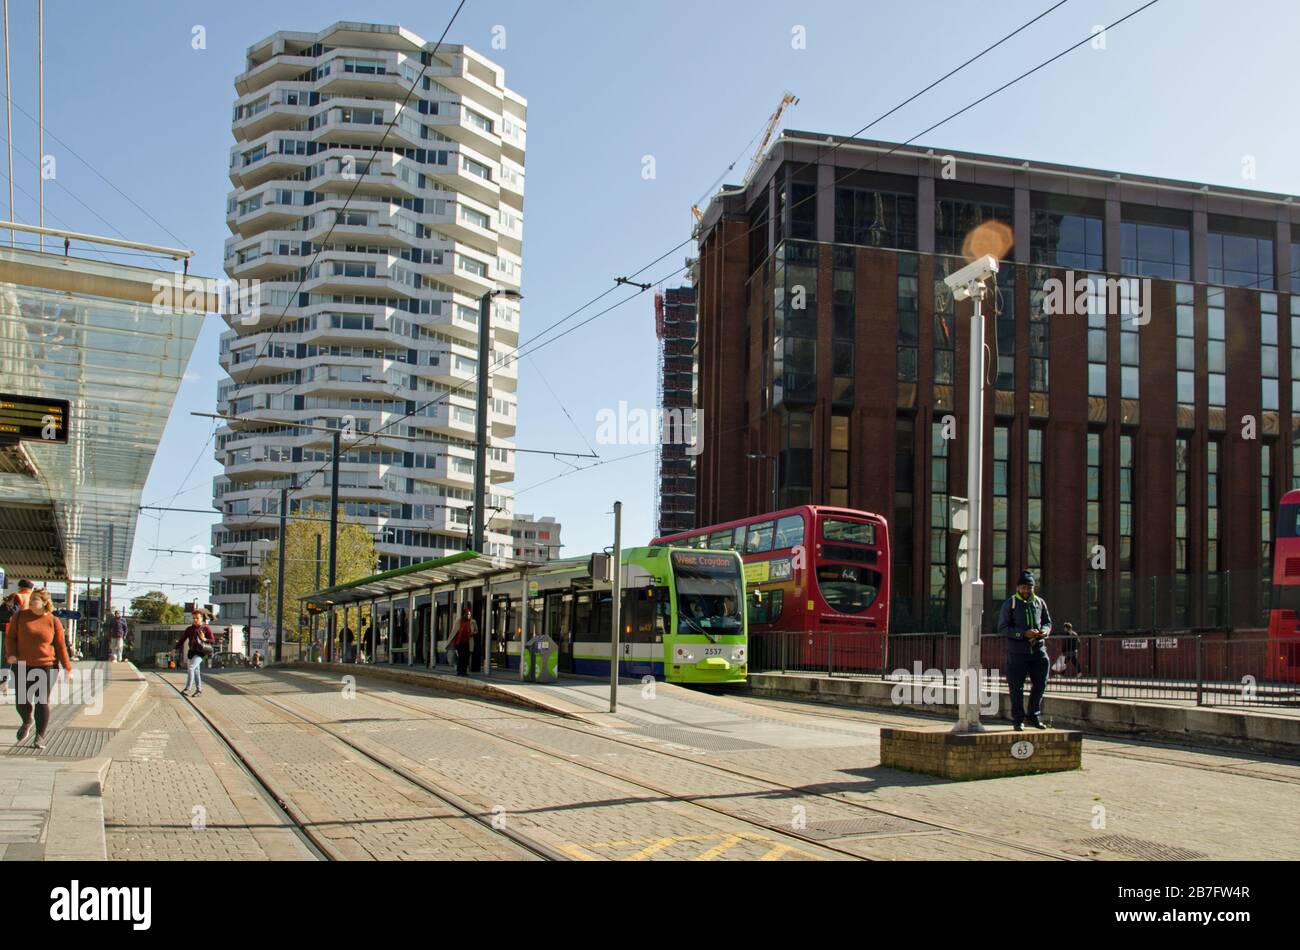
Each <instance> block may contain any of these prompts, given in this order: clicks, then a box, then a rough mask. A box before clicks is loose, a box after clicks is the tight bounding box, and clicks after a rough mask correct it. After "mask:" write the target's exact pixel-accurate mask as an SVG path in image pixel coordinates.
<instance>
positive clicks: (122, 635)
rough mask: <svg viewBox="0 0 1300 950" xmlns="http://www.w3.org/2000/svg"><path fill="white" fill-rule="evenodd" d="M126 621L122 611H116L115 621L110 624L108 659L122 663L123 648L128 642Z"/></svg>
mask: <svg viewBox="0 0 1300 950" xmlns="http://www.w3.org/2000/svg"><path fill="white" fill-rule="evenodd" d="M126 633H127V628H126V619H125V618H124V617H123V616H122V611H120V610H114V611H113V619H112V620H110V621H109V622H108V658H109V659H110V660H113V661H114V662H117V663H121V662H122V646H123V644H124V643H125V642H126Z"/></svg>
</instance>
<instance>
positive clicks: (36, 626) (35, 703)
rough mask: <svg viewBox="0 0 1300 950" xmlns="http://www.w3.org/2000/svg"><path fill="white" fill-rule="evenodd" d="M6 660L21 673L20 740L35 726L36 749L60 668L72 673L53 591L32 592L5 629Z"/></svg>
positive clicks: (43, 732)
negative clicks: (22, 607) (55, 612)
mask: <svg viewBox="0 0 1300 950" xmlns="http://www.w3.org/2000/svg"><path fill="white" fill-rule="evenodd" d="M4 640H5V649H4V653H5V662H6V663H9V664H11V665H12V666H13V667H14V668H15V669H16V671H17V673H18V682H17V689H18V695H17V701H18V715H19V717H20V718H21V719H22V725H21V726H20V727H19V729H18V741H19V742H20V743H21V742H26V741H27V737H28V736H30V735H31V734H32V726H33V725H35V727H36V748H37V749H44V748H45V739H46V729H47V728H48V727H49V724H50V698H51V696H52V695H53V693H54V687H55V686H56V685H57V684H58V682H59V671H60V669H62V670H64V671H66V672H67V673H68V675H71V674H72V660H71V659H70V658H69V657H68V648H67V646H66V645H65V644H64V640H63V624H61V623H60V622H59V618H58V617H56V616H54V603H53V601H52V600H51V598H50V592H49V591H47V590H45V589H43V588H42V589H41V590H37V591H33V592H32V595H31V597H30V599H29V600H28V602H27V606H26V608H24V609H23V610H20V611H19V612H18V613H17V614H16V615H15V616H14V617H13V618H12V619H11V620H10V621H9V625H8V629H7V630H6V631H5V638H4Z"/></svg>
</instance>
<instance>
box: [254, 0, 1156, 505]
mask: <svg viewBox="0 0 1300 950" xmlns="http://www.w3.org/2000/svg"><path fill="white" fill-rule="evenodd" d="M1064 2H1066V0H1061V2H1058V3H1056V4H1054V5H1053V6H1051V7H1049V8H1048V9H1047V10H1045V11H1044V12H1042V13H1040V14H1038V15H1037V16H1035V17H1033V18H1032V19H1030V20H1029V21H1027V22H1026V23H1025V24H1023V25H1021V26H1020V27H1018V28H1017V29H1016V30H1014V31H1012V32H1011V33H1008V34H1007V35H1006V36H1004V37H1003V38H1002V39H1000V40H999V41H997V42H996V43H994V44H992V45H990V46H989V47H987V48H986V49H985V50H983V51H981V52H980V53H978V54H976V55H975V56H974V57H971V58H970V59H968V60H967V61H966V62H964V63H963V64H961V65H960V66H958V67H956V68H955V69H953V70H950V71H949V72H948V73H946V74H945V75H944V76H943V77H941V78H940V79H939V80H936V81H935V82H933V83H930V84H929V85H928V86H926V87H925V88H924V89H922V90H921V91H920V92H918V93H916V94H914V95H913V96H910V97H909V98H908V99H906V100H904V101H903V102H902V103H900V104H899V105H897V106H895V107H894V108H893V109H891V110H889V111H888V112H886V113H884V114H883V115H881V116H879V117H877V118H876V119H875V120H873V121H872V122H870V123H868V124H867V125H865V126H863V128H862V129H861V130H859V131H858V132H856V133H854V135H853V136H851V137H856V136H857V135H860V134H861V133H862V132H864V131H866V130H868V129H870V128H871V127H872V126H874V125H875V124H877V123H878V122H880V121H882V120H883V119H884V118H887V117H888V116H889V115H892V114H894V113H895V112H897V111H898V110H899V109H901V108H902V107H903V106H905V105H906V104H908V103H910V102H912V101H915V99H916V98H918V97H919V96H921V95H923V94H924V93H925V92H927V91H929V90H930V89H932V88H934V87H935V86H936V85H938V84H939V83H941V82H943V81H944V80H946V79H948V78H950V77H951V76H952V75H954V74H955V73H957V72H958V71H960V70H961V69H964V68H965V67H966V66H968V65H970V64H971V63H973V62H975V61H976V60H978V59H979V58H981V57H982V56H984V55H986V54H987V53H988V52H990V51H991V50H993V49H996V48H997V47H999V46H1001V45H1002V44H1003V43H1005V42H1006V41H1007V40H1009V39H1010V38H1012V37H1014V36H1015V35H1017V34H1018V33H1020V32H1022V31H1023V30H1024V29H1026V28H1028V27H1029V26H1031V25H1032V24H1033V23H1035V22H1037V21H1039V20H1041V19H1042V18H1043V17H1044V16H1046V15H1048V14H1049V13H1051V12H1053V11H1054V10H1056V9H1058V8H1059V7H1060V6H1062V5H1063V3H1064ZM1158 2H1159V0H1149V2H1147V3H1145V4H1143V5H1141V6H1139V7H1137V8H1136V9H1134V10H1132V11H1130V12H1129V13H1128V14H1126V15H1124V16H1122V17H1120V18H1119V19H1117V20H1115V21H1114V22H1113V23H1110V24H1108V25H1107V26H1105V27H1104V29H1106V30H1110V29H1113V28H1115V27H1117V26H1119V25H1120V24H1122V23H1124V22H1125V21H1127V20H1129V19H1131V18H1132V17H1134V16H1136V15H1138V14H1139V13H1141V12H1143V11H1145V10H1147V9H1149V8H1150V7H1152V6H1154V5H1155V4H1156V3H1158ZM1094 35H1095V34H1094V33H1092V32H1090V33H1089V35H1088V36H1087V37H1085V38H1084V39H1082V40H1080V41H1079V42H1077V43H1074V44H1071V45H1070V46H1068V47H1066V48H1065V49H1063V50H1061V51H1060V52H1058V53H1056V54H1055V55H1053V56H1051V57H1049V58H1048V59H1046V60H1043V61H1042V62H1040V63H1039V64H1037V65H1035V66H1033V67H1031V68H1030V69H1028V70H1026V71H1024V72H1022V73H1020V74H1019V75H1018V76H1016V77H1014V78H1013V79H1011V80H1009V81H1007V82H1005V83H1003V84H1001V85H1000V86H998V87H997V88H995V89H994V90H992V91H991V92H989V93H987V94H985V95H983V96H981V97H979V98H978V99H975V100H973V101H972V102H970V103H968V104H967V105H965V106H963V107H962V108H961V109H958V110H957V111H955V112H953V113H951V114H950V115H948V116H946V117H945V118H943V119H941V120H939V121H938V122H936V123H933V124H932V125H930V126H929V127H928V128H926V129H924V130H923V131H921V132H919V133H917V134H916V135H914V136H912V137H910V138H909V139H907V140H906V141H904V142H901V143H898V144H897V145H895V146H893V147H892V148H891V149H889V150H888V151H886V152H884V153H883V154H881V155H880V156H878V157H877V159H876V162H875V166H874V167H877V168H878V167H879V164H880V162H881V161H882V160H883V159H884V158H886V157H887V156H888V155H890V154H893V153H894V152H896V151H897V150H898V149H900V148H903V147H905V146H906V145H908V144H910V143H912V142H914V141H915V140H916V139H918V138H920V137H921V136H923V135H926V134H928V133H929V132H932V131H934V130H936V129H938V128H940V127H941V126H943V125H945V124H946V123H948V122H951V121H952V120H953V119H956V118H958V117H959V116H961V115H963V114H964V113H966V112H968V111H970V110H971V109H973V108H975V107H976V106H978V105H980V104H981V103H983V102H986V101H987V100H988V99H990V98H992V97H993V96H996V95H998V94H1000V93H1001V92H1003V91H1005V90H1006V89H1009V88H1011V87H1012V86H1014V85H1016V84H1017V83H1019V82H1021V81H1023V80H1024V79H1026V78H1028V77H1029V76H1032V75H1034V74H1035V73H1037V72H1039V71H1040V70H1042V69H1044V68H1045V67H1046V66H1048V65H1050V64H1051V63H1053V62H1056V61H1057V60H1059V59H1061V58H1062V57H1063V56H1065V55H1067V54H1069V53H1070V52H1073V51H1074V50H1075V49H1078V48H1079V47H1081V46H1083V45H1085V44H1087V43H1089V42H1090V41H1092V39H1093V38H1094ZM843 144H844V142H837V143H835V145H834V147H833V148H832V149H831V150H830V151H831V152H833V151H834V150H835V149H838V148H839V147H840V146H841V145H843ZM808 164H812V163H808ZM805 167H806V166H805ZM845 177H847V176H845ZM843 180H844V179H843V178H837V179H835V180H834V181H833V182H832V183H831V184H830V185H829V186H823V187H819V188H817V189H816V190H815V191H813V192H812V193H811V194H809V195H807V196H805V197H804V198H803V199H801V200H800V201H798V202H794V203H792V205H791V208H792V209H793V208H794V207H796V206H798V205H800V204H802V203H804V202H807V201H811V200H814V199H815V198H816V196H817V195H818V194H819V193H820V192H822V191H824V190H826V189H827V188H829V187H835V186H836V185H838V184H839V183H840V182H841V181H843ZM354 191H355V189H354ZM755 230H757V226H754V227H750V228H748V229H746V230H745V231H744V232H742V233H741V234H739V235H736V236H734V237H733V238H731V239H729V240H728V241H726V242H724V245H723V246H724V248H725V247H729V246H731V245H732V244H734V243H736V242H738V241H741V240H747V239H748V237H749V235H750V233H752V232H753V231H755ZM692 241H693V238H688V239H687V240H685V241H682V242H680V243H679V244H677V245H674V246H673V247H672V248H670V249H668V250H667V251H665V252H664V253H663V254H661V255H659V256H658V257H657V258H655V259H654V260H653V261H651V262H650V263H648V264H646V265H645V266H643V267H642V268H640V269H638V270H637V271H635V272H634V273H633V274H632V275H631V277H637V276H640V275H641V274H642V273H644V272H645V271H646V270H648V269H649V268H650V267H653V266H654V265H655V264H656V263H659V262H660V261H662V260H664V259H665V258H667V257H668V256H670V255H671V254H674V253H676V252H678V251H680V250H682V249H683V248H685V247H687V246H688V245H689V244H691V243H692ZM686 269H687V268H686V266H683V267H679V268H677V269H676V270H674V271H673V272H671V273H670V274H668V275H666V276H665V277H664V278H661V280H660V281H658V282H656V283H662V282H663V281H666V280H669V279H672V278H673V277H675V276H676V275H677V274H680V273H682V272H683V271H684V270H686ZM619 285H620V282H618V281H616V282H615V283H614V284H613V285H612V286H611V287H609V288H607V289H606V290H605V291H603V292H601V293H600V294H598V295H596V296H595V297H594V298H592V299H591V300H590V301H588V302H587V303H585V304H583V305H582V306H581V307H578V308H577V309H576V310H574V311H571V312H570V313H569V314H567V315H566V316H564V317H562V318H560V319H559V320H557V321H556V322H554V323H552V324H551V325H550V326H548V327H546V328H545V329H543V330H542V331H540V332H539V333H538V334H536V335H534V336H533V337H532V338H530V339H529V340H528V341H527V342H526V343H524V344H521V345H519V346H518V347H516V348H515V350H514V352H512V353H510V354H506V355H504V356H502V357H501V358H499V359H498V360H497V361H495V362H494V363H493V364H492V367H491V369H487V368H485V367H479V372H480V373H481V372H485V371H486V372H491V371H492V370H495V369H497V368H501V367H503V366H505V365H509V363H511V362H517V361H518V360H519V359H521V358H522V357H524V356H530V355H531V354H532V353H534V352H536V351H538V350H540V349H542V348H544V347H546V346H549V345H551V344H552V343H555V342H557V341H558V340H560V339H562V338H563V337H565V336H567V335H568V334H569V333H572V332H574V331H576V330H578V329H580V328H581V327H583V326H586V325H588V324H590V323H591V322H592V321H593V320H595V319H598V318H599V317H601V316H604V315H606V314H608V313H610V312H612V311H614V310H616V309H618V308H619V307H621V306H623V305H624V304H626V303H628V302H630V301H631V300H633V299H635V298H636V297H637V296H639V295H640V293H641V291H639V292H638V293H636V294H633V295H632V296H630V297H627V298H624V299H622V300H620V301H618V302H616V303H615V304H613V305H612V306H610V307H608V308H606V309H605V310H602V311H600V312H598V313H596V314H594V315H592V316H591V317H589V318H587V319H586V320H583V321H582V322H580V323H578V324H575V325H574V326H572V327H569V328H568V329H566V330H565V331H564V332H562V333H560V334H558V335H556V336H554V337H553V338H551V339H546V340H542V338H543V337H545V336H546V335H547V334H549V333H551V332H552V331H554V330H556V329H558V328H559V327H560V326H562V325H563V324H565V323H567V322H568V321H570V320H572V319H573V318H574V317H576V316H577V315H578V314H580V313H582V312H583V311H585V310H587V309H588V308H590V307H591V306H593V305H595V304H596V303H598V302H600V301H601V300H603V299H604V298H606V297H607V296H609V294H611V293H613V291H614V290H616V289H617V288H618V286H619ZM286 312H287V307H286ZM282 318H283V314H282ZM277 325H278V324H277ZM476 379H477V377H475V379H474V380H470V381H468V382H466V383H462V384H461V386H459V387H456V388H455V389H452V390H449V391H448V392H446V393H443V394H441V395H440V396H439V397H436V398H435V399H433V400H430V401H429V402H426V403H424V404H423V405H422V406H419V407H417V408H416V409H415V410H411V411H407V412H405V413H403V414H402V415H399V416H397V417H396V418H394V419H393V420H391V421H390V422H389V423H387V424H386V425H385V426H383V427H381V428H380V429H379V430H376V431H375V432H373V433H369V434H368V435H367V436H366V437H364V438H368V439H374V438H377V437H378V436H379V435H380V434H381V433H382V432H383V431H384V430H385V429H387V428H388V427H390V426H392V425H395V424H397V423H398V422H400V421H402V420H403V419H407V418H411V417H413V416H414V415H416V414H417V413H418V412H421V411H423V410H424V409H427V408H429V407H431V406H433V405H436V404H437V403H438V402H440V401H441V400H443V399H446V398H449V397H450V396H451V395H454V394H455V393H456V392H458V391H460V390H461V389H462V388H465V387H467V386H468V385H469V384H470V383H472V382H475V381H476ZM362 441H364V439H363V440H362ZM652 451H654V449H653V448H652V449H648V450H646V451H643V452H638V453H633V454H632V455H628V456H620V457H619V458H618V459H610V460H607V461H608V462H609V463H612V462H615V461H620V460H624V459H627V458H632V457H637V456H641V455H646V454H649V452H652ZM326 464H328V463H326ZM599 464H604V463H598V464H594V465H588V466H583V467H581V468H578V469H576V470H575V471H571V472H565V473H561V474H560V475H559V476H556V477H555V478H552V479H549V480H548V482H549V481H554V480H556V479H558V478H564V477H569V476H571V475H575V474H578V473H579V472H583V471H587V470H589V469H591V468H595V467H599ZM323 470H324V466H322V467H321V468H319V469H317V470H316V471H315V472H313V473H312V475H311V476H309V478H311V477H314V476H315V475H316V474H319V473H320V472H321V471H323ZM535 487H538V486H537V485H534V486H530V487H529V488H528V489H523V490H521V492H517V493H516V495H518V494H520V493H522V491H527V490H530V489H531V488H535Z"/></svg>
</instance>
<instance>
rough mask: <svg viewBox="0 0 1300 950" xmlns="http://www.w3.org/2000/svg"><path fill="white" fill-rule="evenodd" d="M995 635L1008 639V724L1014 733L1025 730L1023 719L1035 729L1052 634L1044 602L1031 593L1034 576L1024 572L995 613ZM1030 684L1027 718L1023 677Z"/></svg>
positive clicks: (1041, 707) (1049, 616)
mask: <svg viewBox="0 0 1300 950" xmlns="http://www.w3.org/2000/svg"><path fill="white" fill-rule="evenodd" d="M997 632H998V633H1000V634H1003V635H1005V636H1006V638H1007V689H1008V691H1009V692H1010V693H1011V721H1012V723H1013V724H1014V728H1015V730H1016V732H1024V731H1025V725H1024V724H1025V722H1026V718H1027V719H1028V722H1029V724H1030V725H1031V726H1033V727H1034V728H1035V729H1046V728H1047V726H1045V725H1044V724H1043V721H1042V719H1041V718H1040V717H1041V716H1042V711H1043V693H1044V692H1046V690H1047V676H1048V673H1049V670H1050V662H1049V661H1048V659H1047V638H1048V637H1049V636H1051V633H1052V615H1051V614H1050V613H1049V612H1048V610H1047V601H1045V600H1043V598H1041V597H1039V596H1038V595H1037V594H1035V593H1034V574H1033V572H1032V571H1024V572H1022V573H1021V575H1020V580H1019V581H1018V582H1017V584H1016V592H1015V593H1014V594H1013V595H1012V596H1011V597H1010V598H1009V599H1008V600H1007V602H1006V603H1004V604H1003V605H1002V610H1001V611H999V613H998V625H997ZM1026 676H1028V677H1029V680H1030V683H1031V684H1032V685H1031V688H1030V691H1029V715H1028V717H1026V716H1025V677H1026Z"/></svg>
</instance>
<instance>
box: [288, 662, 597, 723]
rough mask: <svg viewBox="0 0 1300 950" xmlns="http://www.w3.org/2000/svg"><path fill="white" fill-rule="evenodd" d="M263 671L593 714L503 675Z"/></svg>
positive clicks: (334, 668)
mask: <svg viewBox="0 0 1300 950" xmlns="http://www.w3.org/2000/svg"><path fill="white" fill-rule="evenodd" d="M266 669H268V670H271V671H274V670H277V669H281V670H291V671H299V672H304V673H322V672H323V673H339V674H343V675H351V676H372V677H375V678H376V679H386V680H392V681H393V682H395V683H405V684H407V685H410V686H423V687H425V688H427V689H445V690H447V691H448V692H454V693H464V694H466V695H469V696H479V697H483V698H486V699H496V700H500V701H503V702H509V703H515V704H516V705H519V706H526V707H529V708H532V709H538V710H540V711H542V712H547V713H553V714H555V715H557V716H564V717H565V718H566V719H582V718H583V717H584V716H588V715H591V714H592V712H593V711H594V710H591V709H588V708H587V707H585V706H579V705H577V704H576V703H567V702H564V701H563V700H560V699H545V700H543V699H540V698H538V697H537V696H535V695H532V691H530V690H528V689H526V688H524V687H525V684H523V683H512V682H510V681H509V680H508V679H506V677H505V675H504V674H503V675H502V676H501V677H500V678H499V679H497V678H491V679H484V678H483V677H482V675H481V674H480V675H478V676H473V677H465V676H455V675H453V674H451V673H441V672H438V671H437V670H428V669H425V668H423V667H417V668H414V669H402V668H401V667H395V666H385V665H383V664H376V665H374V666H353V665H350V664H345V663H279V664H276V665H274V666H269V667H266Z"/></svg>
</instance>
